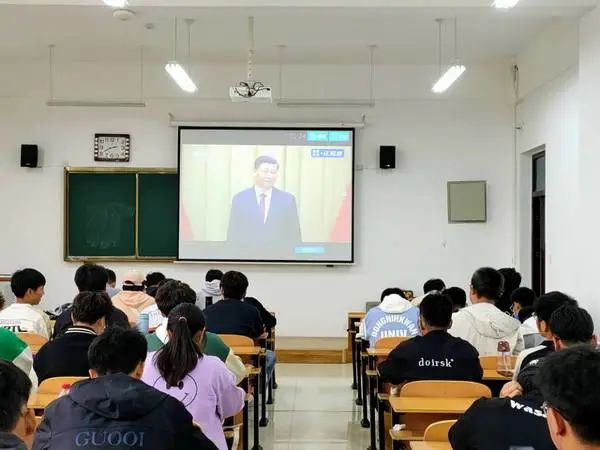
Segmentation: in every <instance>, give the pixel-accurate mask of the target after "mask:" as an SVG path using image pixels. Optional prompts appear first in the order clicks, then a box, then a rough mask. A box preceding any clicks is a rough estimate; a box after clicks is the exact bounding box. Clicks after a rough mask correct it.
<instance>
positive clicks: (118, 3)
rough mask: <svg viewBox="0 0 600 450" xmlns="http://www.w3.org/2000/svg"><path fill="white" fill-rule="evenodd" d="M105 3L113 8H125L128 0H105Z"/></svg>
mask: <svg viewBox="0 0 600 450" xmlns="http://www.w3.org/2000/svg"><path fill="white" fill-rule="evenodd" d="M103 1H104V3H105V4H107V5H108V6H110V7H112V8H125V7H126V6H127V0H103Z"/></svg>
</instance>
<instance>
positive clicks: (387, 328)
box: [358, 288, 419, 347]
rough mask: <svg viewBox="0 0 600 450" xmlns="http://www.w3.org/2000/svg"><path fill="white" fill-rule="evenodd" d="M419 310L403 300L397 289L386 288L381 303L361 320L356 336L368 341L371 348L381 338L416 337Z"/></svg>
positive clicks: (401, 293)
mask: <svg viewBox="0 0 600 450" xmlns="http://www.w3.org/2000/svg"><path fill="white" fill-rule="evenodd" d="M418 334H419V309H418V308H416V307H414V306H413V305H412V304H411V303H410V302H409V301H408V300H406V299H404V292H402V290H401V289H399V288H388V289H385V290H384V291H383V292H382V293H381V303H380V304H379V305H378V306H376V307H374V308H371V309H370V310H369V312H368V313H367V315H366V316H365V318H364V319H363V320H362V322H361V324H360V326H359V331H358V335H359V336H360V337H363V338H367V339H368V340H369V345H370V346H371V347H373V346H375V342H377V341H378V340H379V339H381V338H386V337H402V336H409V337H412V336H417V335H418Z"/></svg>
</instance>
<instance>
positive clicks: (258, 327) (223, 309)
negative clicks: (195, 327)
mask: <svg viewBox="0 0 600 450" xmlns="http://www.w3.org/2000/svg"><path fill="white" fill-rule="evenodd" d="M247 290H248V278H246V275H244V274H243V273H241V272H236V271H234V270H232V271H229V272H227V273H226V274H225V275H223V279H222V280H221V293H222V296H223V300H221V301H218V302H217V303H213V304H212V305H211V306H209V307H208V308H206V310H204V314H205V316H206V329H207V331H210V332H211V333H216V334H239V335H242V336H247V337H249V338H252V339H255V340H257V339H265V338H266V337H267V335H268V333H267V332H266V330H265V326H264V324H263V321H262V319H261V318H260V313H259V312H258V310H257V309H256V308H255V307H254V306H252V305H250V304H249V303H245V302H243V301H242V300H243V299H244V297H246V291H247ZM266 368H267V379H270V378H271V374H272V373H273V369H274V368H275V354H274V353H273V352H267V356H266Z"/></svg>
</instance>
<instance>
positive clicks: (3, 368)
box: [0, 361, 36, 450]
mask: <svg viewBox="0 0 600 450" xmlns="http://www.w3.org/2000/svg"><path fill="white" fill-rule="evenodd" d="M30 391H31V381H29V379H28V378H27V375H25V374H24V373H23V371H22V370H20V369H19V368H18V367H17V366H15V365H14V364H12V363H10V362H6V361H0V448H3V449H9V450H27V449H28V448H29V446H28V445H27V444H26V442H29V441H31V437H32V435H33V433H34V432H35V426H36V423H35V416H34V415H33V411H32V410H31V409H29V408H28V407H27V402H28V401H29V392H30Z"/></svg>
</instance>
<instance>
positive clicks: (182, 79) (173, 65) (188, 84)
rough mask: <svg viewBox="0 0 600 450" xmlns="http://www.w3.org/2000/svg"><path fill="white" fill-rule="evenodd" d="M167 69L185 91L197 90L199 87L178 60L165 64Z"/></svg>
mask: <svg viewBox="0 0 600 450" xmlns="http://www.w3.org/2000/svg"><path fill="white" fill-rule="evenodd" d="M165 70H166V71H167V72H168V74H169V75H171V78H173V81H175V83H177V84H178V85H179V87H180V88H181V89H182V90H184V91H185V92H196V91H197V90H198V88H197V87H196V84H194V82H193V81H192V79H191V78H190V76H189V75H188V74H187V72H186V71H185V69H184V68H183V67H181V65H180V64H178V63H177V62H170V63H168V64H167V65H166V66H165Z"/></svg>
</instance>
